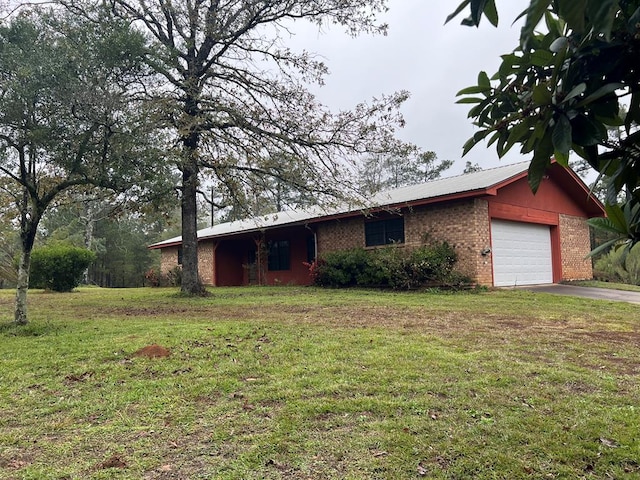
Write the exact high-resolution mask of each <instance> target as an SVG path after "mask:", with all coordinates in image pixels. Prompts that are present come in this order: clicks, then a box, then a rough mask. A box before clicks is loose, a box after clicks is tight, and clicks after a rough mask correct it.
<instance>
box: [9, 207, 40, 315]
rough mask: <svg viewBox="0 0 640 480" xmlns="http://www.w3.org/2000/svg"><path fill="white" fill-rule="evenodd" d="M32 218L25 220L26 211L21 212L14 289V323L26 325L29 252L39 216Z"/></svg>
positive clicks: (35, 214)
mask: <svg viewBox="0 0 640 480" xmlns="http://www.w3.org/2000/svg"><path fill="white" fill-rule="evenodd" d="M32 215H33V218H31V219H29V218H27V214H26V211H23V212H22V220H21V221H22V225H21V228H20V230H21V232H20V247H21V252H20V264H19V265H18V284H17V287H16V305H15V317H14V320H15V323H16V325H26V324H27V323H28V322H29V319H28V316H27V292H28V291H29V270H30V268H31V252H32V250H33V244H34V242H35V239H36V231H37V229H38V223H40V215H38V214H37V213H34V214H32Z"/></svg>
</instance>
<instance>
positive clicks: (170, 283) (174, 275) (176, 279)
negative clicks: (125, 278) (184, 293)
mask: <svg viewBox="0 0 640 480" xmlns="http://www.w3.org/2000/svg"><path fill="white" fill-rule="evenodd" d="M144 278H145V280H146V281H147V284H148V285H149V286H150V287H177V286H180V284H181V283H182V268H181V267H180V266H176V267H173V268H172V269H171V270H169V271H168V272H167V273H159V272H156V271H155V270H154V269H153V268H152V269H151V270H148V271H147V273H145V274H144Z"/></svg>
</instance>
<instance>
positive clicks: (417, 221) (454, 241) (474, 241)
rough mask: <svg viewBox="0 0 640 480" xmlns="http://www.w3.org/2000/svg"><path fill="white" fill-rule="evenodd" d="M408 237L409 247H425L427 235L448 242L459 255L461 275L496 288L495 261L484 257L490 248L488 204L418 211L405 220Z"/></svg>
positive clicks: (476, 202) (463, 203) (479, 201)
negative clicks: (424, 241) (485, 250)
mask: <svg viewBox="0 0 640 480" xmlns="http://www.w3.org/2000/svg"><path fill="white" fill-rule="evenodd" d="M405 235H406V242H407V244H409V245H411V246H419V245H421V244H422V243H423V240H424V238H425V235H426V236H427V238H431V239H433V240H437V241H446V242H448V243H449V244H450V245H451V246H453V247H454V248H455V251H456V253H457V254H458V264H457V270H458V271H460V272H461V273H464V274H466V275H469V276H470V277H471V278H472V279H473V280H474V281H476V282H478V283H479V284H482V285H491V284H492V281H493V276H492V273H491V257H490V256H486V257H483V256H482V255H481V254H480V252H481V251H482V249H484V248H485V247H489V246H490V237H489V207H488V204H487V202H486V200H482V199H475V200H465V201H459V202H452V203H448V204H444V205H428V206H425V207H418V208H414V209H413V211H412V212H411V213H409V214H407V215H406V217H405Z"/></svg>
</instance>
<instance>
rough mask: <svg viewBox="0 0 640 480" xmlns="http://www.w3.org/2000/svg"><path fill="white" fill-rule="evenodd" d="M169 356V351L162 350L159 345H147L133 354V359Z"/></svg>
mask: <svg viewBox="0 0 640 480" xmlns="http://www.w3.org/2000/svg"><path fill="white" fill-rule="evenodd" d="M170 355H171V352H170V351H169V349H167V348H164V347H162V346H160V345H156V344H153V345H147V346H146V347H143V348H141V349H140V350H137V351H136V352H134V354H133V356H134V357H146V358H166V357H169V356H170Z"/></svg>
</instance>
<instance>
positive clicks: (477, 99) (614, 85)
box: [447, 0, 640, 248]
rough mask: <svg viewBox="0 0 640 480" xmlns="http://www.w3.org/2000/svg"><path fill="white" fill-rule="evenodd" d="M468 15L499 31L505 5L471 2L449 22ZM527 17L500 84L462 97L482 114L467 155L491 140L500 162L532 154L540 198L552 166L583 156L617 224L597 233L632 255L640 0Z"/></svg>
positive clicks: (639, 179)
mask: <svg viewBox="0 0 640 480" xmlns="http://www.w3.org/2000/svg"><path fill="white" fill-rule="evenodd" d="M467 7H469V10H470V15H469V17H468V18H465V19H464V20H463V24H466V25H478V24H479V23H480V21H481V19H482V17H483V16H484V17H486V18H487V19H488V20H489V21H490V22H491V23H492V24H493V25H497V24H498V13H497V10H496V5H495V0H465V1H464V2H462V3H461V4H460V5H459V6H458V8H457V9H456V10H455V12H453V13H452V14H451V15H450V16H449V18H448V19H447V21H449V20H451V19H452V18H454V17H455V16H457V15H459V14H460V13H461V12H462V11H464V10H466V9H467ZM520 17H524V19H525V21H524V26H523V28H522V32H521V36H520V45H519V46H518V47H516V48H515V50H514V51H513V52H512V53H508V54H506V55H503V56H502V64H501V65H500V68H499V70H498V72H497V73H496V74H495V75H494V76H493V77H492V78H489V76H488V75H487V74H486V73H485V72H480V74H479V76H478V84H477V85H475V86H472V87H469V88H466V89H464V90H462V91H461V92H459V95H460V96H461V97H462V98H461V99H460V100H459V102H460V103H468V104H471V105H473V107H472V108H471V110H470V111H469V117H471V118H473V119H474V120H475V124H476V125H477V126H478V127H479V130H478V131H477V132H476V134H475V135H474V136H473V138H471V139H470V140H469V141H468V142H467V143H466V144H465V146H464V152H465V153H466V152H468V151H469V149H471V148H472V147H473V146H474V145H476V144H477V143H478V142H480V141H482V140H483V139H488V142H489V144H494V143H495V145H496V149H497V152H498V155H499V156H503V155H504V154H505V153H506V152H507V151H509V149H511V148H512V147H513V146H514V145H515V144H518V145H520V151H521V152H522V153H524V154H531V155H532V160H531V164H530V167H529V182H530V185H531V188H532V189H533V190H534V191H535V190H536V189H537V188H538V186H539V185H540V182H541V180H542V178H543V176H544V172H545V169H546V168H547V167H548V166H549V164H550V161H551V158H552V157H553V158H555V160H556V161H557V162H558V163H560V164H562V165H564V166H565V167H569V153H570V152H575V153H576V154H577V155H578V156H579V157H581V158H583V159H584V160H586V161H587V162H588V163H589V165H590V166H591V167H592V168H594V169H595V170H596V171H598V172H599V173H600V175H602V176H603V177H604V178H605V181H606V185H607V195H606V202H607V205H606V209H607V214H608V218H606V219H594V220H592V224H594V225H597V226H599V227H601V228H605V229H608V230H610V231H615V232H616V233H617V234H618V238H619V239H624V240H625V241H626V243H627V244H628V245H629V246H630V245H633V244H635V243H637V242H638V241H640V188H639V187H640V163H639V158H640V148H639V145H638V140H639V139H640V130H639V129H638V123H639V122H640V68H638V58H640V0H579V1H578V0H553V1H552V0H530V2H529V7H528V8H527V9H526V10H525V11H524V12H522V14H521V15H520ZM541 22H544V23H543V24H542V25H541ZM623 104H628V106H629V108H628V112H627V113H626V115H621V112H622V109H621V105H623ZM611 127H623V129H622V135H621V136H620V137H619V138H614V137H612V136H610V135H609V134H608V128H611ZM624 190H626V200H625V201H624V203H623V204H622V205H618V204H617V203H616V202H617V198H618V195H619V194H620V192H621V191H624ZM615 241H616V240H614V242H615ZM605 248H606V246H605Z"/></svg>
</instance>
